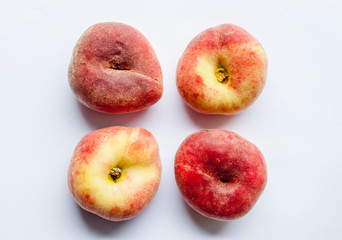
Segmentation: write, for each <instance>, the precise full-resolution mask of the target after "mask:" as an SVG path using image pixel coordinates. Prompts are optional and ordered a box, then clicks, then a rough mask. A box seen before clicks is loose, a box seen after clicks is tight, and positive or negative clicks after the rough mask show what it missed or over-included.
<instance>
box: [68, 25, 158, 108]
mask: <svg viewBox="0 0 342 240" xmlns="http://www.w3.org/2000/svg"><path fill="white" fill-rule="evenodd" d="M68 77H69V84H70V87H71V89H72V91H73V92H74V94H75V95H76V97H77V99H78V100H79V101H80V102H81V103H82V104H83V105H85V106H86V107H88V108H91V109H93V110H96V111H99V112H105V113H126V112H135V111H140V110H143V109H146V108H148V107H150V106H151V105H153V104H154V103H156V102H157V101H158V100H159V99H160V98H161V96H162V93H163V78H162V71H161V67H160V64H159V61H158V59H157V56H156V54H155V52H154V50H153V48H152V46H151V45H150V43H149V42H148V40H147V39H146V38H145V37H144V35H143V34H142V33H140V32H139V31H138V30H136V29H135V28H133V27H131V26H129V25H126V24H123V23H114V22H107V23H98V24H95V25H93V26H92V27H90V28H89V29H87V30H86V31H85V32H84V33H83V35H82V36H81V38H80V39H79V40H78V42H77V44H76V46H75V48H74V51H73V55H72V58H71V62H70V65H69V71H68Z"/></svg>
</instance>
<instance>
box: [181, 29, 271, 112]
mask: <svg viewBox="0 0 342 240" xmlns="http://www.w3.org/2000/svg"><path fill="white" fill-rule="evenodd" d="M266 73H267V57H266V54H265V51H264V49H263V48H262V46H261V45H260V43H259V42H258V41H257V40H256V39H255V38H254V37H253V36H252V35H250V34H249V33H248V32H247V31H245V30H244V29H243V28H241V27H238V26H236V25H232V24H223V25H219V26H216V27H213V28H209V29H207V30H205V31H204V32H202V33H200V34H199V35H197V36H196V37H195V38H194V39H193V40H192V41H191V42H190V43H189V45H188V46H187V48H186V49H185V51H184V53H183V55H182V56H181V58H180V60H179V62H178V66H177V87H178V91H179V93H180V95H181V96H182V98H183V100H184V101H185V102H186V103H187V104H188V106H189V107H191V108H192V109H194V110H195V111H197V112H200V113H206V114H224V115H232V114H236V113H239V112H241V111H243V110H244V109H246V108H247V107H248V106H250V105H251V104H252V103H253V102H254V101H255V100H256V98H257V97H258V96H259V95H260V93H261V91H262V89H263V87H264V85H265V82H266Z"/></svg>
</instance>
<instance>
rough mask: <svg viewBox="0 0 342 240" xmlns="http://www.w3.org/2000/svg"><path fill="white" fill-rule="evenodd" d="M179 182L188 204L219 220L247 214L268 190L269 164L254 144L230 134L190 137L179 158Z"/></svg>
mask: <svg viewBox="0 0 342 240" xmlns="http://www.w3.org/2000/svg"><path fill="white" fill-rule="evenodd" d="M175 178H176V182H177V186H178V188H179V191H180V193H181V194H182V196H183V198H184V200H185V201H186V202H187V203H188V204H189V206H190V207H192V208H193V209H194V210H195V211H197V212H199V213H200V214H202V215H203V216H205V217H208V218H212V219H216V220H233V219H236V218H239V217H242V216H244V215H245V214H247V213H248V212H249V211H250V210H251V208H252V207H253V206H254V204H255V203H256V201H257V200H258V198H259V197H260V195H261V193H262V192H263V190H264V188H265V186H266V180H267V176H266V163H265V160H264V157H263V155H262V153H261V152H260V150H259V149H258V148H257V147H256V146H255V145H253V144H252V143H251V142H249V141H247V140H245V139H244V138H242V137H241V136H239V135H238V134H236V133H233V132H231V131H228V130H220V129H216V130H201V131H198V132H196V133H193V134H191V135H190V136H188V137H187V138H186V139H185V140H184V141H183V143H182V144H181V146H180V147H179V149H178V151H177V153H176V157H175Z"/></svg>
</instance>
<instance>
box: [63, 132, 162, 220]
mask: <svg viewBox="0 0 342 240" xmlns="http://www.w3.org/2000/svg"><path fill="white" fill-rule="evenodd" d="M160 177H161V162H160V158H159V149H158V144H157V142H156V140H155V138H154V137H153V136H152V134H151V133H150V132H148V131H147V130H145V129H143V128H138V127H135V128H126V127H108V128H104V129H99V130H96V131H94V132H91V133H89V134H87V135H86V136H85V137H84V138H83V139H82V140H81V141H80V142H79V144H78V145H77V147H76V149H75V151H74V154H73V157H72V159H71V163H70V167H69V172H68V184H69V188H70V191H71V193H72V195H73V197H74V199H75V201H76V202H77V203H78V205H79V206H80V207H82V208H83V209H85V210H87V211H89V212H92V213H94V214H96V215H98V216H100V217H102V218H105V219H108V220H111V221H122V220H128V219H131V218H133V217H135V216H136V215H138V214H139V213H140V212H141V211H142V210H143V209H144V208H145V207H146V206H147V205H148V204H149V203H150V202H151V200H152V198H153V197H154V195H155V194H156V192H157V189H158V186H159V182H160Z"/></svg>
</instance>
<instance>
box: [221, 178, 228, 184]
mask: <svg viewBox="0 0 342 240" xmlns="http://www.w3.org/2000/svg"><path fill="white" fill-rule="evenodd" d="M220 182H222V183H227V182H229V181H228V180H227V179H224V178H220Z"/></svg>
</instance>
